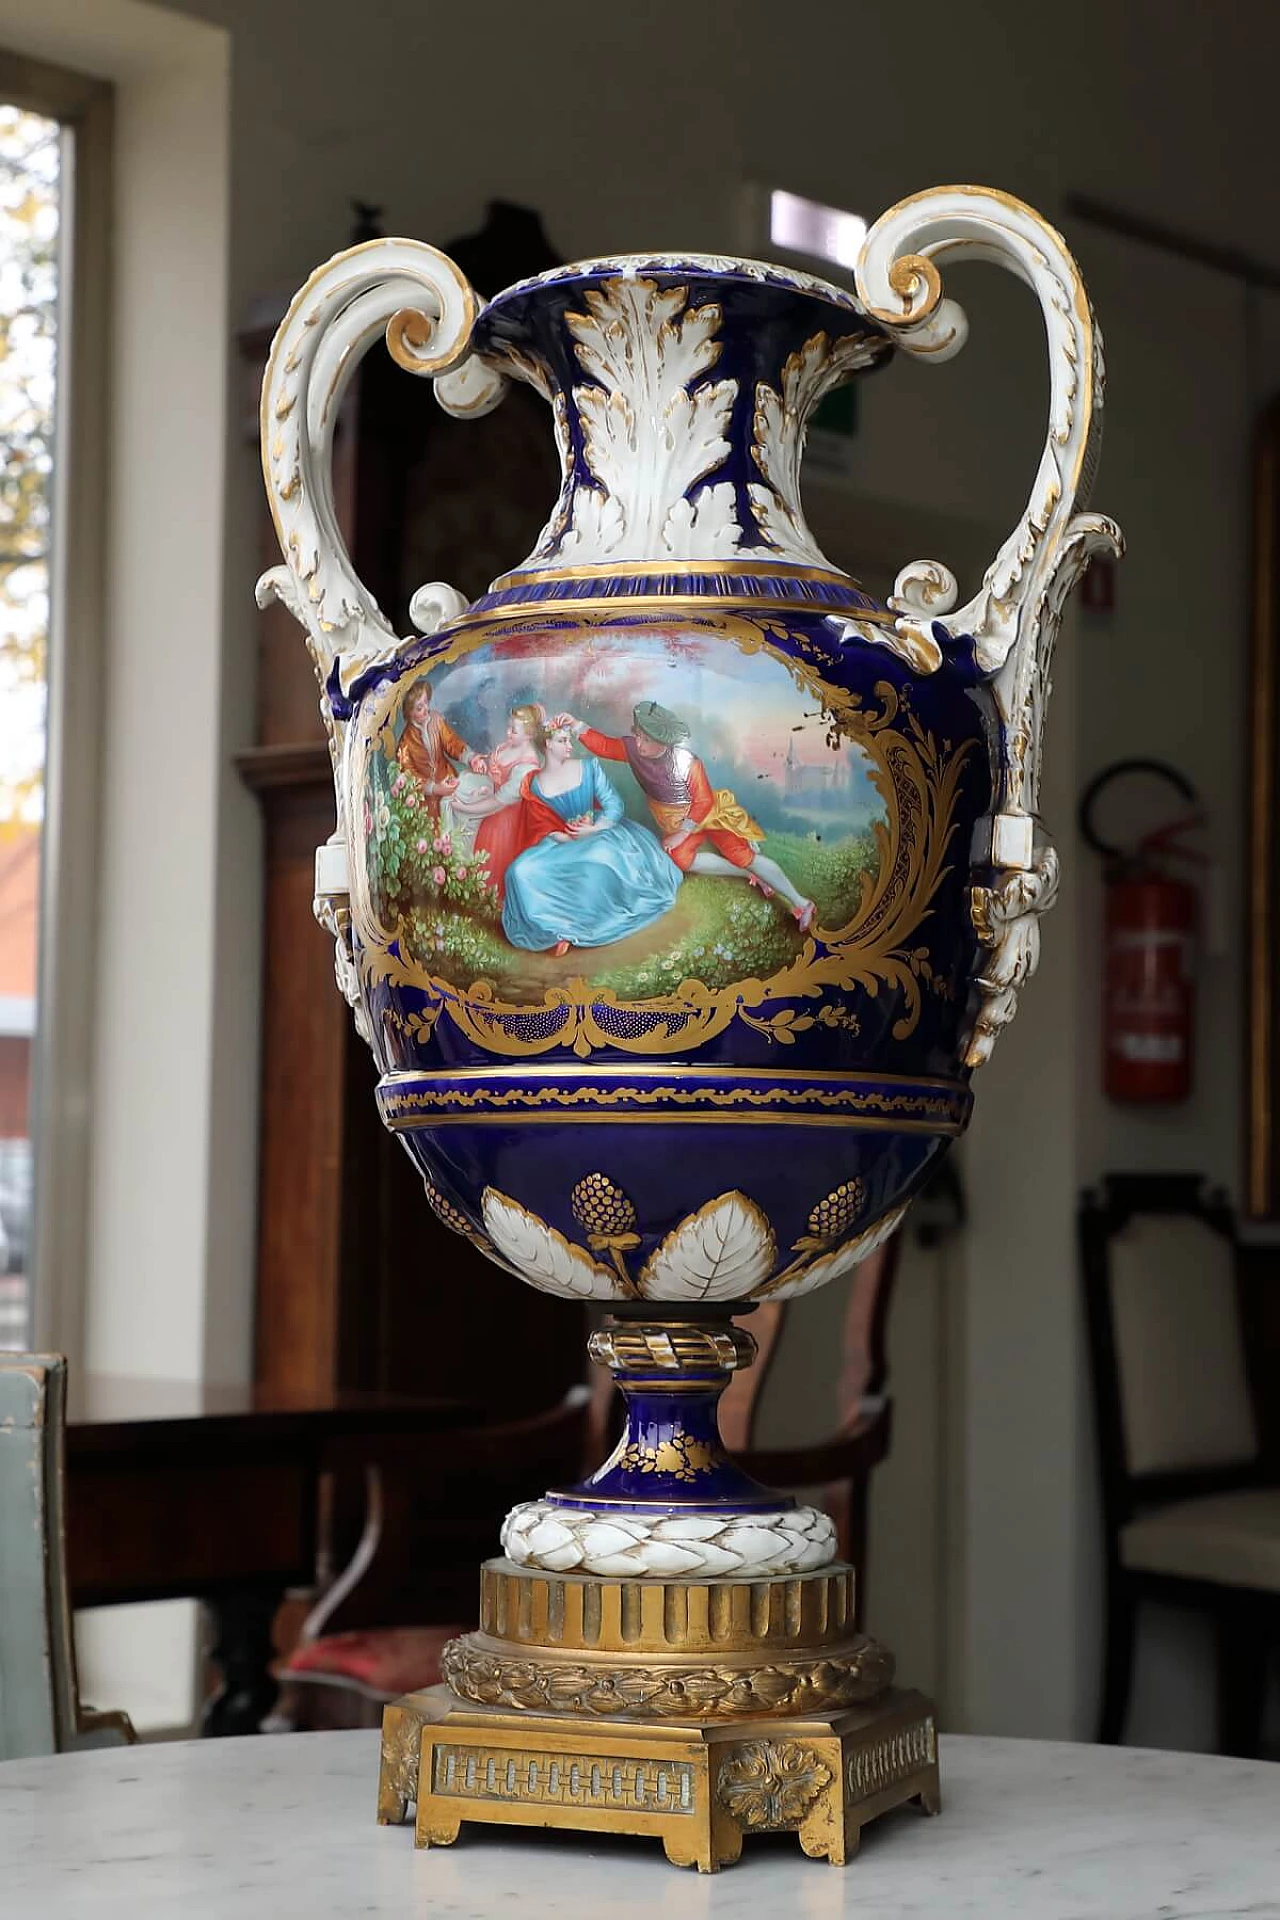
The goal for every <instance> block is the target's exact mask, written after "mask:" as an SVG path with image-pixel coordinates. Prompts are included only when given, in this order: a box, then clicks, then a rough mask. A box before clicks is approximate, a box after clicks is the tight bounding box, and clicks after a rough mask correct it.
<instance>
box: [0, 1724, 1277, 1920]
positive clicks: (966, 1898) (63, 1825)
mask: <svg viewBox="0 0 1280 1920" xmlns="http://www.w3.org/2000/svg"><path fill="white" fill-rule="evenodd" d="M941 1757H942V1781H943V1801H944V1805H943V1813H942V1816H941V1818H940V1819H937V1820H926V1819H924V1818H923V1817H922V1816H921V1815H919V1814H918V1813H917V1812H916V1811H915V1810H914V1809H911V1808H908V1809H904V1810H903V1811H901V1812H899V1813H896V1814H893V1815H891V1816H889V1817H888V1818H886V1819H884V1820H881V1821H879V1822H878V1823H876V1824H875V1825H873V1826H872V1827H871V1828H870V1829H869V1830H868V1831H867V1833H866V1835H865V1837H864V1840H863V1847H862V1853H861V1855H860V1857H859V1858H858V1859H857V1860H855V1861H854V1862H853V1863H852V1864H851V1865H850V1866H848V1867H846V1868H844V1869H839V1868H835V1867H830V1866H828V1865H827V1864H826V1863H825V1862H823V1861H815V1860H807V1859H806V1858H805V1857H804V1855H803V1854H802V1853H801V1852H800V1849H799V1847H798V1846H797V1844H796V1843H795V1841H794V1839H792V1838H790V1837H788V1836H778V1837H769V1838H763V1839H756V1840H754V1841H753V1840H750V1839H749V1840H748V1841H747V1844H746V1848H745V1850H744V1852H743V1856H742V1859H741V1861H740V1863H739V1864H738V1865H737V1866H735V1867H731V1868H726V1869H725V1871H724V1872H722V1873H720V1874H717V1875H715V1876H702V1875H698V1874H695V1873H692V1872H686V1871H682V1870H681V1869H679V1868H676V1867H672V1866H669V1865H668V1864H667V1862H666V1861H665V1860H664V1858H663V1856H662V1850H661V1847H660V1845H659V1843H658V1842H657V1841H641V1840H623V1839H609V1840H605V1841H602V1840H598V1839H594V1838H590V1837H588V1836H586V1835H583V1834H577V1835H569V1836H563V1835H553V1834H550V1833H539V1834H533V1835H519V1834H517V1833H515V1832H514V1831H513V1832H512V1833H511V1834H510V1835H508V1834H499V1833H497V1832H496V1831H495V1830H494V1829H493V1828H483V1827H471V1828H466V1827H464V1829H463V1834H462V1838H461V1839H460V1840H459V1842H458V1843H457V1845H456V1846H454V1847H451V1848H449V1849H447V1850H431V1851H429V1852H424V1853H418V1852H415V1850H414V1846H413V1836H412V1833H411V1831H410V1829H409V1828H407V1827H378V1826H377V1825H376V1824H375V1822H374V1790H375V1783H376V1778H377V1765H378V1742H377V1736H376V1735H375V1734H372V1733H319V1734H293V1735H280V1736H277V1737H274V1738H262V1739H258V1740H212V1741H205V1742H195V1741H193V1742H189V1743H184V1744H181V1745H171V1746H151V1747H142V1748H133V1749H132V1750H130V1749H123V1750H119V1749H118V1750H115V1751H108V1752H99V1753H85V1754H75V1755H69V1756H67V1757H65V1758H62V1759H56V1760H37V1761H9V1762H7V1763H5V1764H2V1765H0V1915H3V1920H62V1916H67V1920H152V1917H153V1916H154V1920H161V1916H163V1920H211V1917H212V1916H215V1915H216V1916H217V1917H218V1920H356V1916H360V1915H373V1916H380V1915H387V1916H395V1920H414V1917H415V1916H424V1920H425V1916H428V1915H429V1916H430V1920H480V1917H481V1916H486V1917H487V1916H496V1917H498V1920H503V1917H505V1916H512V1920H514V1917H515V1916H517V1915H518V1916H519V1920H544V1916H546V1917H547V1920H550V1916H553V1915H554V1916H556V1920H576V1916H582V1920H598V1917H600V1916H607V1920H686V1916H687V1917H688V1920H693V1916H701V1915H709V1914H723V1915H729V1914H733V1915H735V1916H738V1920H779V1917H780V1916H786V1920H828V1916H835V1915H838V1914H850V1915H855V1916H857V1920H882V1917H887V1916H890V1915H892V1916H895V1920H897V1917H898V1916H904V1917H905V1916H908V1915H911V1916H915V1915H928V1916H931V1920H932V1916H941V1915H945V1916H946V1920H955V1917H956V1916H959V1915H976V1916H980V1920H995V1917H996V1916H999V1915H1005V1914H1008V1915H1017V1916H1018V1920H1095V1917H1096V1920H1103V1917H1105V1920H1147V1917H1148V1916H1150V1920H1223V1916H1227V1915H1248V1916H1249V1920H1275V1917H1280V1766H1266V1765H1254V1764H1247V1763H1245V1762H1242V1761H1235V1760H1212V1759H1205V1758H1202V1757H1200V1756H1197V1755H1189V1754H1172V1753H1148V1752H1139V1751H1133V1750H1127V1749H1124V1748H1098V1747H1083V1746H1078V1747H1073V1746H1056V1745H1050V1744H1047V1743H1042V1742H1039V1741H1015V1740H973V1739H948V1740H944V1741H943V1746H942V1756H941Z"/></svg>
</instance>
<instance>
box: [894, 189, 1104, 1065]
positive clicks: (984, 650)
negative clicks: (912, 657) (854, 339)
mask: <svg viewBox="0 0 1280 1920" xmlns="http://www.w3.org/2000/svg"><path fill="white" fill-rule="evenodd" d="M958 260H985V261H988V262H991V263H992V264H994V265H996V266H1001V267H1005V268H1007V269H1008V270H1009V272H1011V273H1013V274H1015V275H1016V276H1017V277H1018V279H1020V280H1022V281H1024V282H1025V283H1026V284H1027V286H1029V287H1030V288H1031V290H1032V292H1033V293H1034V294H1035V296H1036V298H1037V299H1038V301H1039V303H1040V309H1041V312H1042V314H1043V316H1044V324H1045V334H1046V339H1047V344H1048V352H1049V420H1048V431H1047V434H1046V437H1045V444H1044V451H1043V453H1042V454H1041V457H1040V464H1039V467H1038V469H1037V471H1036V477H1035V482H1034V485H1033V486H1032V489H1031V497H1030V499H1029V500H1028V501H1027V506H1026V510H1025V512H1024V513H1023V515H1022V518H1021V519H1020V520H1019V522H1018V524H1017V526H1016V527H1015V528H1014V529H1013V532H1012V533H1011V534H1010V535H1009V537H1008V539H1007V540H1006V541H1005V542H1004V544H1003V545H1002V546H1001V548H1000V550H999V552H998V553H997V554H996V557H995V559H994V560H993V561H992V562H991V565H990V566H989V567H988V568H987V571H986V574H985V575H984V577H983V581H982V585H981V587H980V588H979V589H978V592H977V593H976V594H975V595H974V597H973V598H972V599H971V600H970V601H968V603H967V604H966V605H964V606H962V607H958V608H957V607H956V605H955V602H956V599H957V597H958V596H957V588H956V582H955V579H954V576H953V575H952V574H951V573H950V571H949V570H948V569H947V568H946V567H944V566H941V565H940V564H939V563H938V562H936V561H917V562H915V563H914V564H913V565H911V566H909V567H906V568H904V569H903V571H902V573H901V574H899V576H898V580H897V583H896V585H895V588H894V594H893V598H892V599H891V602H890V604H891V606H893V608H894V609H895V611H896V612H897V613H898V615H899V619H900V623H902V624H904V625H906V626H907V627H908V629H910V628H912V627H914V626H915V625H916V624H917V623H920V622H929V621H932V620H933V619H934V618H938V617H940V616H943V615H945V616H946V625H947V628H948V629H949V631H950V632H952V633H954V634H957V635H964V634H968V635H971V636H972V639H973V644H974V652H975V656H976V659H977V662H978V665H979V666H980V667H981V668H982V669H983V671H984V672H985V673H986V675H987V684H988V687H989V690H990V692H991V695H992V699H993V702H994V708H995V720H994V724H993V725H992V727H991V735H992V738H991V761H992V804H991V810H990V812H989V813H988V814H987V815H986V816H985V818H984V819H983V820H982V821H981V822H980V823H979V826H978V830H977V834H976V836H975V841H974V846H973V852H972V860H973V866H974V876H973V878H974V884H973V885H972V887H971V889H970V905H971V911H972V915H973V923H974V928H975V931H976V933H977V936H978V940H979V942H980V945H981V948H982V950H983V951H982V957H981V961H980V965H979V968H978V972H977V975H976V978H975V981H974V993H973V999H972V1004H971V1010H970V1028H969V1033H968V1037H967V1042H966V1046H967V1053H966V1059H967V1064H968V1065H970V1066H979V1065H981V1063H982V1062H983V1061H985V1060H986V1059H987V1058H988V1057H989V1055H990V1053H991V1048H992V1046H993V1044H994V1041H995V1038H996V1035H997V1034H998V1033H999V1032H1000V1030H1001V1028H1002V1027H1005V1026H1007V1025H1008V1023H1009V1021H1010V1020H1011V1019H1012V1018H1013V1015H1014V1012H1015V1009H1016V1004H1017V992H1018V989H1019V987H1020V986H1021V985H1022V983H1023V982H1024V981H1025V980H1026V979H1027V978H1028V977H1029V976H1030V974H1031V973H1032V972H1034V970H1035V965H1036V961H1037V959H1038V957H1039V932H1038V928H1037V919H1038V916H1039V915H1040V914H1041V913H1042V912H1043V911H1044V910H1045V908H1046V907H1048V906H1050V905H1051V904H1052V901H1053V897H1054V895H1055V893H1056V891H1057V881H1058V863H1057V856H1056V854H1055V853H1054V850H1053V847H1052V846H1051V845H1050V844H1049V842H1048V840H1047V839H1046V838H1045V837H1044V836H1043V835H1042V834H1041V833H1040V832H1039V831H1038V830H1037V825H1036V817H1037V807H1038V800H1039V786H1040V752H1041V743H1042V735H1043V727H1044V714H1045V707H1046V704H1047V701H1048V694H1049V686H1050V680H1049V675H1050V668H1051V663H1052V657H1053V647H1054V641H1055V639H1056V638H1057V632H1058V626H1059V623H1060V621H1061V618H1062V609H1063V605H1064V603H1065V600H1066V597H1067V594H1068V593H1069V592H1070V590H1071V588H1072V587H1073V586H1074V585H1075V583H1076V581H1077V580H1078V579H1079V578H1080V576H1081V574H1082V573H1083V572H1084V569H1085V567H1086V566H1087V565H1088V562H1089V559H1090V557H1091V556H1092V555H1093V554H1096V553H1110V554H1117V555H1118V554H1119V553H1121V552H1122V551H1123V541H1122V539H1121V535H1120V530H1119V528H1118V527H1117V526H1116V524H1115V522H1114V521H1112V520H1109V519H1107V518H1106V517H1105V516H1104V515H1102V514H1096V513H1086V512H1084V511H1082V510H1081V509H1083V507H1084V506H1085V503H1086V501H1087V499H1088V494H1089V489H1090V486H1091V484H1092V481H1093V470H1094V467H1095V465H1096V463H1097V456H1098V449H1099V442H1100V438H1101V426H1102V392H1103V359H1102V336H1101V334H1100V333H1099V331H1098V328H1097V324H1096V322H1095V320H1094V317H1093V311H1092V309H1091V307H1090V305H1089V298H1088V295H1087V293H1086V292H1085V287H1084V282H1083V281H1082V279H1081V277H1080V272H1079V269H1078V267H1077V266H1076V263H1075V261H1074V259H1073V258H1072V256H1071V254H1070V252H1069V250H1068V248H1067V246H1066V243H1065V242H1064V240H1063V239H1062V236H1061V235H1060V234H1058V233H1056V232H1055V231H1054V229H1053V228H1052V227H1051V226H1049V224H1048V223H1047V222H1046V221H1044V220H1042V219H1041V218H1040V216H1039V215H1038V214H1037V213H1035V212H1033V211H1032V209H1031V208H1030V207H1028V206H1025V205H1024V204H1023V203H1022V202H1021V201H1019V200H1014V199H1012V198H1011V197H1010V196H1009V195H1007V194H1002V193H996V192H993V191H990V190H988V189H986V188H982V187H939V188H936V189H934V190H932V191H930V192H928V193H922V194H916V195H914V196H913V197H912V198H911V199H909V200H903V201H901V202H900V203H899V204H898V205H897V206H896V207H892V208H890V210H889V211H888V212H887V213H885V214H883V215H882V216H881V218H880V219H879V220H877V221H876V223H875V225H874V226H873V227H872V228H871V231H870V232H869V233H868V235H867V238H866V241H865V243H864V245H863V248H862V251H861V254H860V256H859V259H858V265H857V284H858V293H859V297H860V298H861V300H862V302H863V304H864V305H865V306H866V307H867V309H868V311H869V312H870V313H871V315H872V317H873V318H874V319H875V320H877V321H878V322H879V323H880V325H881V326H883V327H884V328H885V329H886V331H887V332H888V333H889V334H890V336H891V337H892V339H893V340H894V342H895V344H896V345H897V346H898V347H900V348H901V349H902V351H903V352H905V353H910V354H913V355H920V356H921V357H927V358H931V359H933V360H935V361H938V362H941V361H944V360H948V359H950V358H951V357H952V355H954V354H955V353H957V352H959V350H960V348H961V347H962V346H963V345H964V341H965V337H966V333H967V325H966V322H965V319H964V315H963V313H962V311H961V310H960V308H959V307H957V306H956V305H955V303H954V302H953V301H951V300H948V299H945V298H944V297H943V293H942V278H941V274H940V272H939V263H946V264H948V265H950V264H952V263H954V262H955V261H958Z"/></svg>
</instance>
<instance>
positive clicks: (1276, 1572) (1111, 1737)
mask: <svg viewBox="0 0 1280 1920" xmlns="http://www.w3.org/2000/svg"><path fill="white" fill-rule="evenodd" d="M1079 1235H1080V1257H1081V1267H1082V1273H1083V1282H1084V1294H1085V1307H1086V1313H1087V1318H1088V1330H1089V1346H1090V1354H1091V1361H1092V1371H1093V1386H1094V1402H1095V1410H1096V1420H1097V1434H1098V1454H1099V1464H1100V1468H1101V1475H1102V1506H1103V1517H1104V1522H1105V1528H1106V1582H1107V1609H1106V1653H1105V1662H1104V1677H1103V1689H1102V1703H1101V1713H1100V1720H1099V1730H1098V1738H1099V1739H1100V1740H1102V1741H1104V1742H1107V1743H1112V1744H1114V1743H1115V1742H1117V1741H1118V1740H1119V1739H1120V1738H1121V1735H1122V1733H1123V1731H1124V1725H1125V1719H1126V1715H1127V1711H1128V1705H1129V1694H1130V1687H1131V1680H1132V1672H1133V1652H1134V1635H1135V1629H1136V1620H1137V1611H1138V1606H1139V1603H1140V1602H1141V1601H1142V1600H1143V1599H1144V1598H1149V1599H1155V1600H1160V1601H1165V1602H1173V1603H1175V1604H1179V1605H1186V1606H1192V1607H1196V1608H1198V1609H1200V1610H1202V1611H1204V1612H1206V1613H1208V1614H1209V1615H1210V1616H1211V1617H1212V1620H1213V1622H1214V1626H1215V1629H1216V1634H1217V1646H1218V1745H1219V1749H1220V1750H1221V1751H1222V1752H1224V1753H1234V1754H1242V1755H1246V1756H1252V1755H1255V1754H1256V1753H1257V1751H1258V1743H1259V1738H1260V1733H1261V1716H1262V1711H1263V1704H1264V1698H1265V1691H1266V1686H1265V1682H1266V1661H1267V1651H1268V1646H1269V1644H1270V1642H1271V1641H1273V1640H1277V1639H1280V1487H1277V1486H1276V1485H1274V1484H1268V1480H1267V1476H1266V1475H1265V1473H1264V1471H1263V1468H1262V1465H1261V1462H1260V1458H1259V1446H1258V1433H1257V1426H1256V1422H1255V1418H1254V1409H1253V1406H1252V1403H1251V1399H1250V1393H1249V1382H1248V1374H1247V1369H1246V1364H1245V1354H1244V1346H1243V1341H1242V1338H1241V1320H1240V1303H1239V1296H1238V1289H1237V1276H1236V1268H1235V1224H1234V1221H1233V1218H1232V1215H1231V1211H1230V1208H1229V1206H1228V1204H1227V1201H1226V1198H1225V1196H1224V1195H1223V1194H1222V1193H1221V1192H1219V1191H1216V1190H1213V1191H1209V1192H1206V1191H1205V1190H1204V1186H1203V1182H1202V1181H1201V1180H1200V1179H1199V1177H1198V1176H1195V1175H1191V1174H1159V1175H1157V1174H1113V1175H1111V1176H1110V1177H1109V1178H1108V1179H1107V1180H1106V1181H1104V1183H1103V1186H1102V1188H1101V1191H1100V1192H1098V1193H1088V1194H1085V1195H1084V1196H1083V1200H1082V1204H1081V1208H1080V1214H1079Z"/></svg>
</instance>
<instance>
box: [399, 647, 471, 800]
mask: <svg viewBox="0 0 1280 1920" xmlns="http://www.w3.org/2000/svg"><path fill="white" fill-rule="evenodd" d="M472 758H473V755H472V752H471V749H470V747H469V746H468V745H467V743H466V741H465V740H463V738H462V737H461V735H460V734H458V733H457V732H455V730H454V729H453V728H452V727H451V726H450V725H449V722H448V721H447V720H446V719H445V717H444V715H443V714H442V713H437V712H436V710H435V708H434V707H433V706H432V704H431V682H430V681H429V680H419V681H418V683H417V685H416V686H415V687H412V688H410V690H409V692H408V693H407V694H406V696H405V703H404V732H403V733H402V734H401V735H400V743H399V745H398V746H397V748H396V759H397V761H398V762H399V764H400V769H401V771H402V772H403V773H407V774H408V775H409V776H410V777H411V778H412V779H414V780H416V781H417V783H418V786H419V787H420V788H421V790H422V795H423V809H422V810H423V812H424V813H426V814H427V815H428V816H429V817H430V818H431V819H432V820H438V819H439V818H440V802H441V800H442V799H445V798H446V797H447V796H448V795H449V794H451V793H452V792H453V791H454V789H455V788H456V786H457V784H458V776H457V774H456V773H455V772H454V770H453V767H452V766H451V765H450V762H451V761H453V760H462V761H465V762H467V763H470V761H471V760H472Z"/></svg>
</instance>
